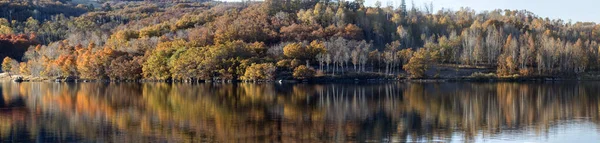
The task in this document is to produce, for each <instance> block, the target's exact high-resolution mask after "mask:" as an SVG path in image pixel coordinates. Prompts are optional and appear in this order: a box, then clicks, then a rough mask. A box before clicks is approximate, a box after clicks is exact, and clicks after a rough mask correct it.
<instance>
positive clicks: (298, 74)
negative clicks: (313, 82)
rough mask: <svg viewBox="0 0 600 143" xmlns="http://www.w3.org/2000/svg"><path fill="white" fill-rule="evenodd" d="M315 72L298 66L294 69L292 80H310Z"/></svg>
mask: <svg viewBox="0 0 600 143" xmlns="http://www.w3.org/2000/svg"><path fill="white" fill-rule="evenodd" d="M315 73H316V72H315V70H314V69H312V68H309V67H306V66H304V65H300V66H298V67H296V69H294V74H293V76H294V78H296V79H310V78H312V77H314V76H315Z"/></svg>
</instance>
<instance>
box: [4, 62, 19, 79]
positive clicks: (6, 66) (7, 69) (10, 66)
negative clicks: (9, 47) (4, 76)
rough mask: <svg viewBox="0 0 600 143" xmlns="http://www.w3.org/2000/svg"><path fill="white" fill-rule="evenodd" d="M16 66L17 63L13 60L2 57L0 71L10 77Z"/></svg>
mask: <svg viewBox="0 0 600 143" xmlns="http://www.w3.org/2000/svg"><path fill="white" fill-rule="evenodd" d="M16 64H17V61H15V60H14V59H12V58H10V57H4V60H2V71H4V72H6V73H8V76H10V77H12V75H11V74H10V73H11V72H12V71H13V70H14V69H15V68H17V66H16Z"/></svg>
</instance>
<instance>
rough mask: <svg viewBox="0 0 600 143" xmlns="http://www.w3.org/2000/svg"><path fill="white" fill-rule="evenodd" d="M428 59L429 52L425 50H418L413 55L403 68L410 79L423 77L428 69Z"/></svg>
mask: <svg viewBox="0 0 600 143" xmlns="http://www.w3.org/2000/svg"><path fill="white" fill-rule="evenodd" d="M429 57H430V56H429V51H427V50H426V49H425V48H420V49H419V50H417V51H416V52H415V53H414V54H413V56H412V57H411V58H410V60H409V61H408V63H407V64H406V65H404V66H403V68H404V70H406V71H407V72H408V73H409V74H410V77H411V78H421V77H424V76H425V71H427V68H428V62H429Z"/></svg>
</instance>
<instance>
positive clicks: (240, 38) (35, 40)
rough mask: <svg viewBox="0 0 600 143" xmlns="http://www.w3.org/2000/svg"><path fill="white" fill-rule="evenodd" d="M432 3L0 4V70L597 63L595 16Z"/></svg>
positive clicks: (211, 73) (281, 73) (208, 75)
mask: <svg viewBox="0 0 600 143" xmlns="http://www.w3.org/2000/svg"><path fill="white" fill-rule="evenodd" d="M15 5H18V6H15ZM430 9H432V8H425V9H417V8H415V6H412V7H408V6H406V4H405V2H402V4H401V5H400V6H387V7H384V6H381V4H377V5H376V6H374V7H368V6H365V5H363V4H362V3H361V2H360V1H359V2H354V1H352V2H349V1H340V2H327V3H326V2H315V1H304V0H290V1H276V0H267V1H265V2H239V3H223V2H202V1H196V2H178V1H152V2H149V1H148V2H141V1H123V2H116V1H107V2H104V3H102V4H97V5H94V4H89V3H86V4H81V3H80V2H79V3H76V2H71V1H49V0H46V1H33V2H30V1H28V2H15V1H13V2H12V3H7V2H3V3H0V11H3V12H4V13H5V14H4V15H0V17H2V18H1V19H0V34H3V36H2V37H0V42H2V40H3V39H6V41H8V43H12V44H2V46H1V47H0V51H2V52H1V53H2V54H0V56H2V57H4V56H7V57H8V58H5V59H4V60H3V70H4V71H5V72H12V73H15V74H21V75H27V76H31V77H48V78H55V77H63V78H64V77H75V78H80V79H90V80H94V79H103V80H139V79H147V80H191V81H196V80H272V79H290V78H292V77H293V78H295V79H313V78H315V77H317V78H325V77H333V78H365V77H368V78H398V77H400V78H438V77H439V78H451V77H453V76H452V75H451V73H452V72H451V71H455V73H457V75H454V77H467V76H465V75H471V74H475V75H477V74H488V73H490V72H491V73H492V74H493V77H500V78H502V77H569V78H570V77H579V76H582V75H586V76H589V75H590V73H597V72H598V70H599V67H598V65H599V64H598V63H599V60H600V59H599V56H600V54H599V53H598V49H599V47H598V41H599V40H600V25H597V24H595V23H590V22H576V23H571V22H568V23H567V22H565V21H563V20H560V19H554V20H551V19H547V18H541V17H538V16H536V15H535V14H534V13H532V12H529V11H523V10H519V11H515V10H494V11H485V12H479V13H478V12H475V11H474V10H471V9H469V8H463V9H460V10H457V11H451V10H440V11H437V12H434V11H431V10H430ZM7 12H9V13H8V14H6V13H7ZM11 38H12V39H19V40H17V41H15V40H12V41H11ZM25 49H27V50H25ZM9 51H10V52H9ZM25 51H26V52H25ZM23 52H24V53H23ZM5 53H6V54H5ZM481 72H483V73H481ZM458 73H460V75H458ZM594 75H595V74H594Z"/></svg>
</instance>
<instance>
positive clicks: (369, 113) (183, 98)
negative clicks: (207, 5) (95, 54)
mask: <svg viewBox="0 0 600 143" xmlns="http://www.w3.org/2000/svg"><path fill="white" fill-rule="evenodd" d="M0 95H2V98H1V100H0V107H1V108H0V137H1V140H0V142H293V141H295V142H597V141H600V136H599V135H600V128H599V127H600V126H599V125H600V104H599V103H600V83H595V82H565V83H385V84H382V83H377V84H364V83H363V84H277V83H268V84H267V83H263V84H248V83H241V84H217V83H200V84H167V83H143V84H139V83H136V84H134V83H20V84H17V83H11V82H2V83H0Z"/></svg>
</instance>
